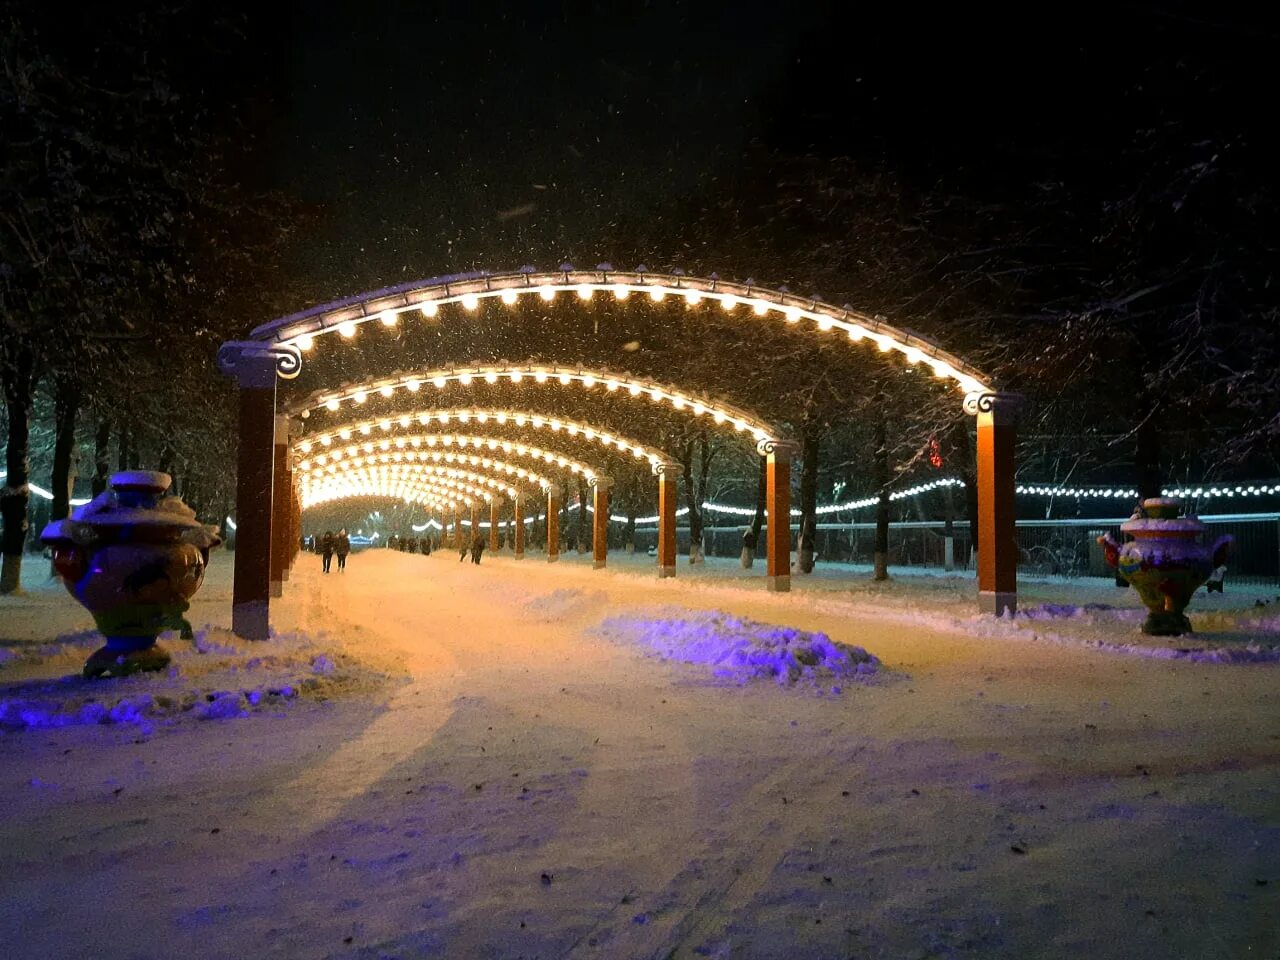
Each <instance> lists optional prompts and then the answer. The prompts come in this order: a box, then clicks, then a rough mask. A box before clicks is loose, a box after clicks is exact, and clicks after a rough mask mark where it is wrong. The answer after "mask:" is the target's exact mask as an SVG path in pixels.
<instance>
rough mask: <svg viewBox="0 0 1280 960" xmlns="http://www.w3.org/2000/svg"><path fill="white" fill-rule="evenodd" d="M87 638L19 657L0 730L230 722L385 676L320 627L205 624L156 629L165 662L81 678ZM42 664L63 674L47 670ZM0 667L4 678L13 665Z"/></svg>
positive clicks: (1, 697) (3, 687) (3, 689)
mask: <svg viewBox="0 0 1280 960" xmlns="http://www.w3.org/2000/svg"><path fill="white" fill-rule="evenodd" d="M86 638H88V639H89V640H91V641H92V642H93V643H95V644H96V643H101V637H99V636H97V635H96V634H94V633H92V632H91V631H86V633H85V634H84V635H83V636H82V635H80V634H71V635H67V636H63V637H59V638H58V642H57V643H54V644H49V645H46V646H43V647H41V648H39V649H37V650H35V651H31V652H28V653H26V654H24V655H23V656H22V657H21V664H22V667H23V668H24V669H23V671H22V672H23V673H25V674H26V676H25V677H23V678H21V679H18V678H15V679H13V680H12V681H10V682H8V683H4V684H0V730H5V731H10V732H15V731H20V730H31V729H42V728H51V727H68V726H81V725H87V724H124V725H133V726H137V727H139V728H141V729H142V730H143V731H144V732H149V731H150V730H151V729H153V728H154V726H155V725H156V724H157V723H161V724H170V723H175V722H178V721H181V720H183V719H187V718H191V719H198V720H229V719H236V718H243V717H248V716H251V715H253V714H255V713H267V712H275V711H278V710H280V709H281V708H283V707H284V706H285V705H287V704H288V703H290V702H292V701H295V700H296V699H327V698H329V697H332V696H335V695H338V694H341V693H344V692H352V691H356V690H361V691H368V690H371V689H373V688H375V687H377V686H380V685H382V684H383V683H385V681H386V679H387V678H386V676H385V675H381V674H378V673H376V672H374V671H371V670H370V669H368V668H367V667H365V666H364V665H363V664H362V663H361V662H359V661H356V660H355V659H353V658H352V657H350V656H347V655H345V654H343V653H339V652H337V651H336V650H334V649H333V644H332V643H331V642H329V641H328V640H327V638H325V637H324V636H323V635H322V636H317V637H313V636H310V635H307V634H300V633H290V634H277V635H275V636H273V638H272V642H271V644H270V645H269V646H268V645H263V644H260V643H256V644H255V643H251V642H249V641H244V640H241V639H239V638H237V637H236V636H234V635H233V634H232V633H231V632H230V631H228V630H222V629H217V628H211V627H206V628H204V629H201V630H198V631H196V634H195V637H194V639H193V640H191V641H186V642H184V641H181V640H175V639H174V638H173V636H172V635H165V636H162V637H161V644H162V646H164V648H165V649H166V650H168V651H169V653H170V654H171V655H172V657H173V662H172V663H171V664H170V666H169V668H168V669H167V670H164V671H160V672H157V673H141V674H135V675H134V676H131V677H124V678H118V679H111V680H85V679H83V678H82V677H81V676H79V674H78V668H79V663H80V661H81V660H83V656H84V646H85V642H86ZM51 671H57V672H58V673H61V674H63V675H61V676H51V675H50V672H51ZM72 671H75V672H74V673H72ZM6 673H7V674H8V675H10V676H12V674H13V670H12V667H10V668H9V669H8V670H6ZM67 673H71V675H66V674H67Z"/></svg>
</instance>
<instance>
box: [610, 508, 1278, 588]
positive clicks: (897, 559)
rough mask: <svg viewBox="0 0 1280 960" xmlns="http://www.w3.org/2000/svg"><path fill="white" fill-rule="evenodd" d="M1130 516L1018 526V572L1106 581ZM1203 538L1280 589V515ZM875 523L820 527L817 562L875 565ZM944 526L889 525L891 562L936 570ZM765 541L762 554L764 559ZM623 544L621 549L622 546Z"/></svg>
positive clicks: (964, 534) (730, 542)
mask: <svg viewBox="0 0 1280 960" xmlns="http://www.w3.org/2000/svg"><path fill="white" fill-rule="evenodd" d="M1126 519H1128V518H1127V517H1115V518H1105V519H1071V520H1019V521H1018V522H1017V539H1018V549H1019V552H1020V555H1021V559H1020V563H1019V569H1020V570H1021V571H1022V572H1023V573H1027V574H1033V575H1046V576H1062V577H1105V576H1109V575H1110V573H1111V569H1110V568H1109V567H1108V566H1107V565H1106V562H1105V561H1104V560H1103V556H1102V548H1101V547H1100V546H1098V543H1097V538H1098V537H1100V536H1102V535H1103V534H1104V533H1110V534H1111V535H1112V536H1113V537H1115V538H1116V539H1117V540H1120V539H1122V538H1121V536H1120V524H1122V523H1124V521H1125V520H1126ZM1200 519H1201V520H1202V521H1204V524H1205V527H1206V532H1205V539H1206V541H1208V542H1212V541H1213V540H1214V539H1216V538H1217V537H1220V536H1222V535H1223V534H1230V535H1231V536H1232V537H1233V538H1234V539H1235V543H1234V544H1233V545H1232V548H1231V557H1230V559H1229V560H1228V562H1227V568H1228V571H1229V572H1228V574H1227V575H1228V577H1230V578H1231V579H1232V580H1234V581H1237V582H1242V583H1256V584H1277V585H1280V513H1233V514H1218V515H1208V516H1201V517H1200ZM875 528H876V525H875V524H874V523H821V524H819V525H818V535H817V554H818V560H819V561H820V562H821V561H822V560H826V561H828V562H839V563H871V562H872V556H873V553H874V550H875ZM744 529H746V527H745V526H741V527H709V528H706V529H704V530H703V549H704V550H705V551H706V553H707V555H708V556H713V557H715V556H719V557H736V556H738V554H739V553H740V552H741V551H742V532H743V530H744ZM945 534H946V525H945V524H944V523H943V522H942V521H936V522H934V521H920V520H913V521H905V522H901V523H893V524H890V526H889V563H890V564H891V565H893V566H906V567H937V568H939V569H942V567H943V566H944V561H945V556H946V535H945ZM952 536H953V542H952V549H953V556H954V557H955V565H956V566H957V567H958V568H960V569H965V568H966V567H970V566H972V561H971V558H972V554H973V551H972V549H971V544H970V542H969V525H968V523H967V522H966V521H956V522H955V523H954V524H953V527H952ZM676 539H677V543H678V548H679V550H680V552H681V553H682V554H683V553H687V552H688V549H689V529H688V527H679V528H677V531H676ZM764 539H765V538H764V537H761V538H760V540H761V544H760V548H759V549H758V550H757V554H758V555H759V556H764ZM635 543H636V549H637V550H647V549H648V548H649V547H651V546H655V545H656V543H657V530H656V529H655V528H652V527H647V528H639V529H637V530H636V535H635ZM620 545H621V544H620V543H619V546H620Z"/></svg>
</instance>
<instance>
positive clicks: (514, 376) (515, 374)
mask: <svg viewBox="0 0 1280 960" xmlns="http://www.w3.org/2000/svg"><path fill="white" fill-rule="evenodd" d="M507 377H508V378H509V379H510V380H511V382H512V383H519V382H520V381H521V380H523V379H524V374H523V373H521V372H520V371H519V370H512V371H511V372H510V373H508V374H507Z"/></svg>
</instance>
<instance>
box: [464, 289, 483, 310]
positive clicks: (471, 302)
mask: <svg viewBox="0 0 1280 960" xmlns="http://www.w3.org/2000/svg"><path fill="white" fill-rule="evenodd" d="M478 306H480V298H479V297H477V296H476V295H475V294H474V293H464V294H463V295H462V308H463V309H464V310H474V309H475V308H476V307H478Z"/></svg>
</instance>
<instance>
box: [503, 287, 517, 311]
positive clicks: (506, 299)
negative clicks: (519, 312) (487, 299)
mask: <svg viewBox="0 0 1280 960" xmlns="http://www.w3.org/2000/svg"><path fill="white" fill-rule="evenodd" d="M502 302H503V303H505V304H506V305H507V306H508V307H509V306H511V305H512V304H513V303H515V302H516V292H515V291H514V290H503V291H502Z"/></svg>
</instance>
